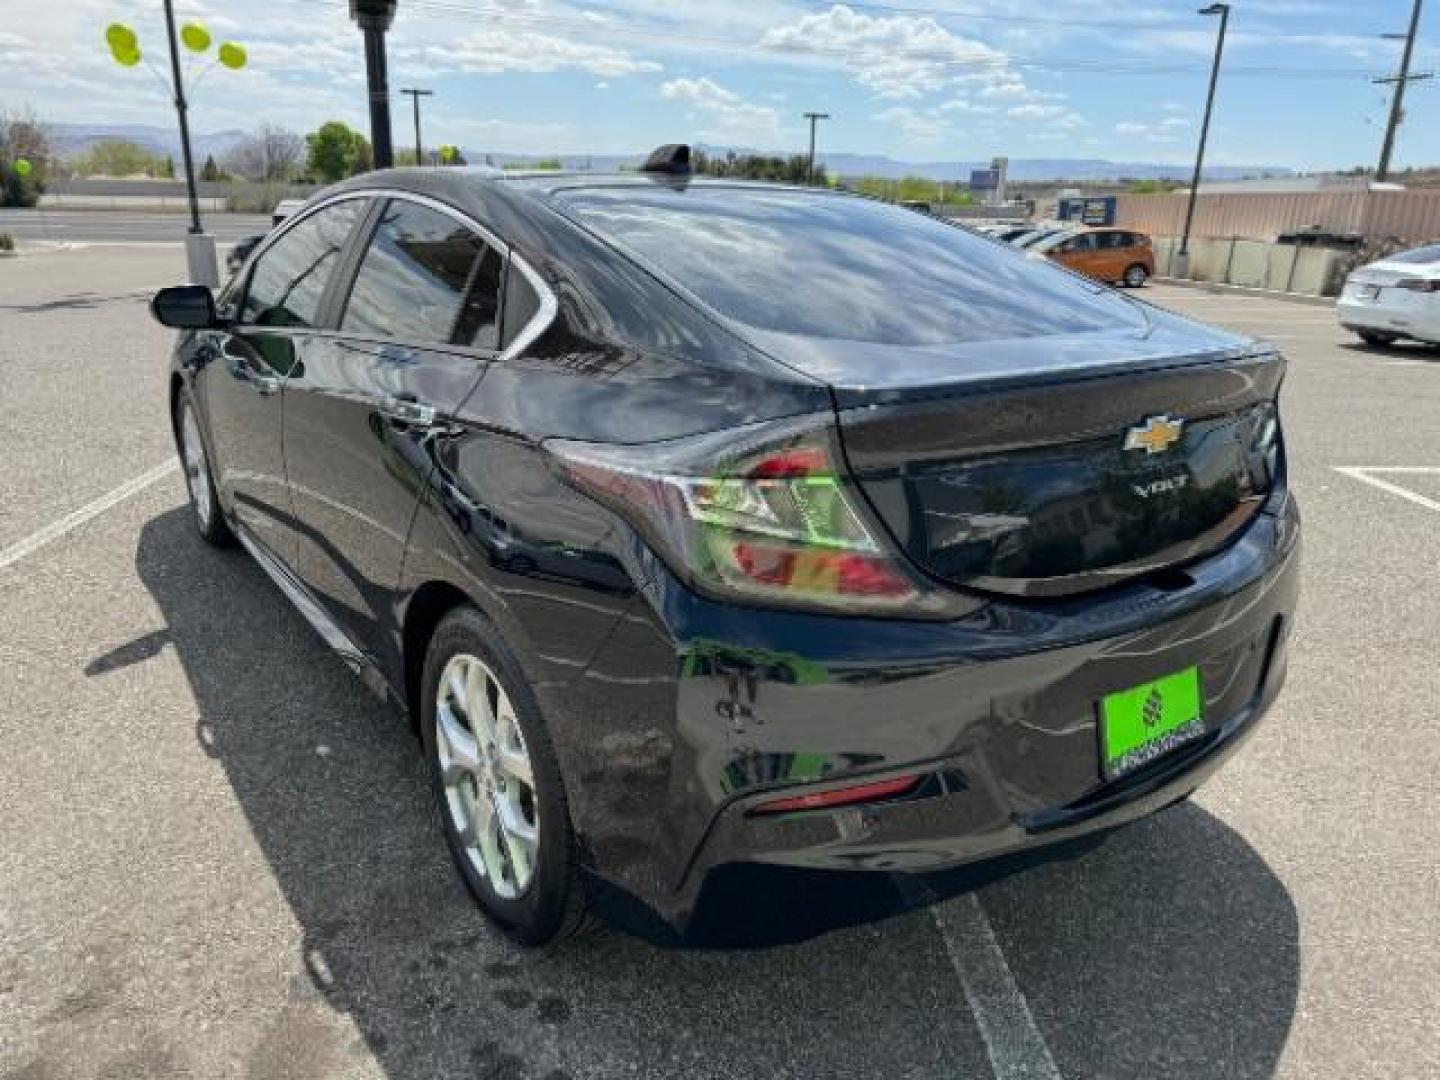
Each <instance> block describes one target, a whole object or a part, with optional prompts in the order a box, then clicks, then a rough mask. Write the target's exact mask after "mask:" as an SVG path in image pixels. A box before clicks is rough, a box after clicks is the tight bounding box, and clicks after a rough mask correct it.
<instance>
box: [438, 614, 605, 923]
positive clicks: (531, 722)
mask: <svg viewBox="0 0 1440 1080" xmlns="http://www.w3.org/2000/svg"><path fill="white" fill-rule="evenodd" d="M423 679H424V682H423V684H422V693H421V705H420V708H421V712H420V717H419V720H420V730H421V736H422V739H423V742H424V746H425V758H426V762H427V764H428V765H429V772H430V782H431V788H432V790H433V792H434V794H435V798H436V803H437V806H438V808H439V810H440V819H441V822H442V828H443V829H444V832H445V841H446V843H447V844H448V845H449V848H450V854H451V857H452V858H453V859H454V860H455V865H456V867H457V869H459V871H460V876H461V878H463V879H464V881H465V885H466V887H467V888H468V889H469V890H470V894H471V895H472V896H473V897H474V898H475V901H476V902H477V903H478V904H479V906H480V909H481V910H482V911H484V912H485V914H486V915H487V916H489V917H490V919H491V920H492V921H493V922H495V923H496V924H498V925H499V927H500V928H501V929H502V930H504V931H505V933H507V934H508V935H509V936H510V937H512V938H514V939H515V940H516V941H519V942H520V943H522V944H524V945H544V944H547V943H550V942H553V941H557V940H559V939H562V938H566V937H569V936H571V935H573V934H574V933H576V932H577V931H578V930H581V929H583V928H584V927H585V926H586V915H585V906H586V900H585V890H584V885H583V882H582V881H581V876H580V864H579V849H578V845H577V843H576V840H575V833H574V829H573V828H572V827H571V824H570V810H569V804H568V802H567V800H566V797H565V785H564V782H563V781H562V779H561V776H560V766H559V763H558V762H557V760H556V757H555V751H554V748H553V747H552V745H551V742H550V734H549V731H548V730H547V729H546V726H545V721H544V718H543V716H542V714H541V712H540V706H539V703H538V701H537V700H536V698H535V694H534V692H533V691H532V690H531V688H530V684H529V683H528V681H527V680H526V679H525V676H524V673H523V671H522V670H521V668H520V664H519V662H518V661H517V660H516V659H515V656H514V653H513V652H512V651H511V650H510V648H509V646H508V645H506V643H505V641H504V639H503V638H502V637H501V636H500V632H499V631H498V630H497V629H496V628H495V625H494V624H493V623H492V622H491V621H490V620H489V619H487V618H486V617H485V616H484V615H482V614H481V613H480V612H479V611H477V610H476V609H475V608H473V607H470V606H468V605H462V606H460V607H457V608H455V609H454V610H453V611H451V612H450V613H449V614H448V615H446V616H445V618H444V619H442V620H441V622H440V625H439V626H438V627H437V628H436V630H435V633H434V635H433V636H432V637H431V639H430V645H429V648H428V650H427V652H426V655H425V669H424V675H423Z"/></svg>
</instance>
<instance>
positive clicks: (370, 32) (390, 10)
mask: <svg viewBox="0 0 1440 1080" xmlns="http://www.w3.org/2000/svg"><path fill="white" fill-rule="evenodd" d="M350 17H351V18H352V19H354V20H355V23H356V25H358V26H359V27H360V31H361V33H363V34H364V35H365V79H366V82H367V84H368V86H369V91H370V145H371V146H372V147H374V151H375V167H376V168H377V169H388V168H390V166H392V165H393V164H395V154H394V152H393V151H392V150H391V148H390V87H389V85H388V83H387V79H386V74H385V31H387V30H389V29H390V23H391V22H393V21H394V19H395V0H350Z"/></svg>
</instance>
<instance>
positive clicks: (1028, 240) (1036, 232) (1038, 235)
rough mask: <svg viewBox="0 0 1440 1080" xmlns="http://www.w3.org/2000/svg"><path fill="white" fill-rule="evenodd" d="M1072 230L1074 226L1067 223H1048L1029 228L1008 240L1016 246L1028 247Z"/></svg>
mask: <svg viewBox="0 0 1440 1080" xmlns="http://www.w3.org/2000/svg"><path fill="white" fill-rule="evenodd" d="M1074 231H1075V230H1074V228H1073V227H1072V226H1069V225H1065V226H1056V225H1049V226H1045V227H1042V228H1039V229H1030V230H1028V231H1026V232H1023V233H1021V234H1020V235H1019V236H1017V237H1015V238H1014V239H1012V240H1011V241H1010V244H1011V245H1012V246H1014V247H1017V248H1029V247H1033V246H1034V245H1035V244H1038V243H1039V242H1040V241H1042V240H1048V239H1050V238H1051V237H1055V236H1059V235H1061V234H1062V233H1071V232H1074Z"/></svg>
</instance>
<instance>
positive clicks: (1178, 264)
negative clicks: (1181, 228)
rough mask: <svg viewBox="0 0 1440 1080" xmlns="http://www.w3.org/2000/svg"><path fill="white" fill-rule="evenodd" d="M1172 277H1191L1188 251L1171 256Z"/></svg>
mask: <svg viewBox="0 0 1440 1080" xmlns="http://www.w3.org/2000/svg"><path fill="white" fill-rule="evenodd" d="M1170 276H1171V277H1177V278H1188V277H1189V276H1190V253H1189V252H1188V251H1177V252H1175V254H1174V255H1172V256H1170Z"/></svg>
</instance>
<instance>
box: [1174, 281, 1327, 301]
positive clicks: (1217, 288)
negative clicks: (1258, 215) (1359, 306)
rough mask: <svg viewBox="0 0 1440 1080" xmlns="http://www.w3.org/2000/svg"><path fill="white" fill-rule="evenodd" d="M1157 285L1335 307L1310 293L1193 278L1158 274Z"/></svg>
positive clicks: (1324, 298)
mask: <svg viewBox="0 0 1440 1080" xmlns="http://www.w3.org/2000/svg"><path fill="white" fill-rule="evenodd" d="M1150 280H1151V281H1153V282H1154V283H1155V284H1156V285H1178V286H1180V287H1181V288H1183V289H1199V290H1200V291H1202V292H1208V293H1214V294H1215V295H1217V296H1248V297H1250V298H1251V299H1254V300H1288V301H1289V302H1290V303H1292V304H1306V305H1308V306H1310V307H1334V306H1335V297H1333V296H1312V295H1310V294H1309V293H1291V292H1280V291H1279V290H1277V289H1252V288H1250V287H1249V286H1247V285H1220V284H1217V283H1216V282H1213V281H1194V280H1192V279H1191V278H1173V277H1164V276H1162V275H1160V274H1156V275H1155V276H1154V277H1152V278H1151V279H1150Z"/></svg>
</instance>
